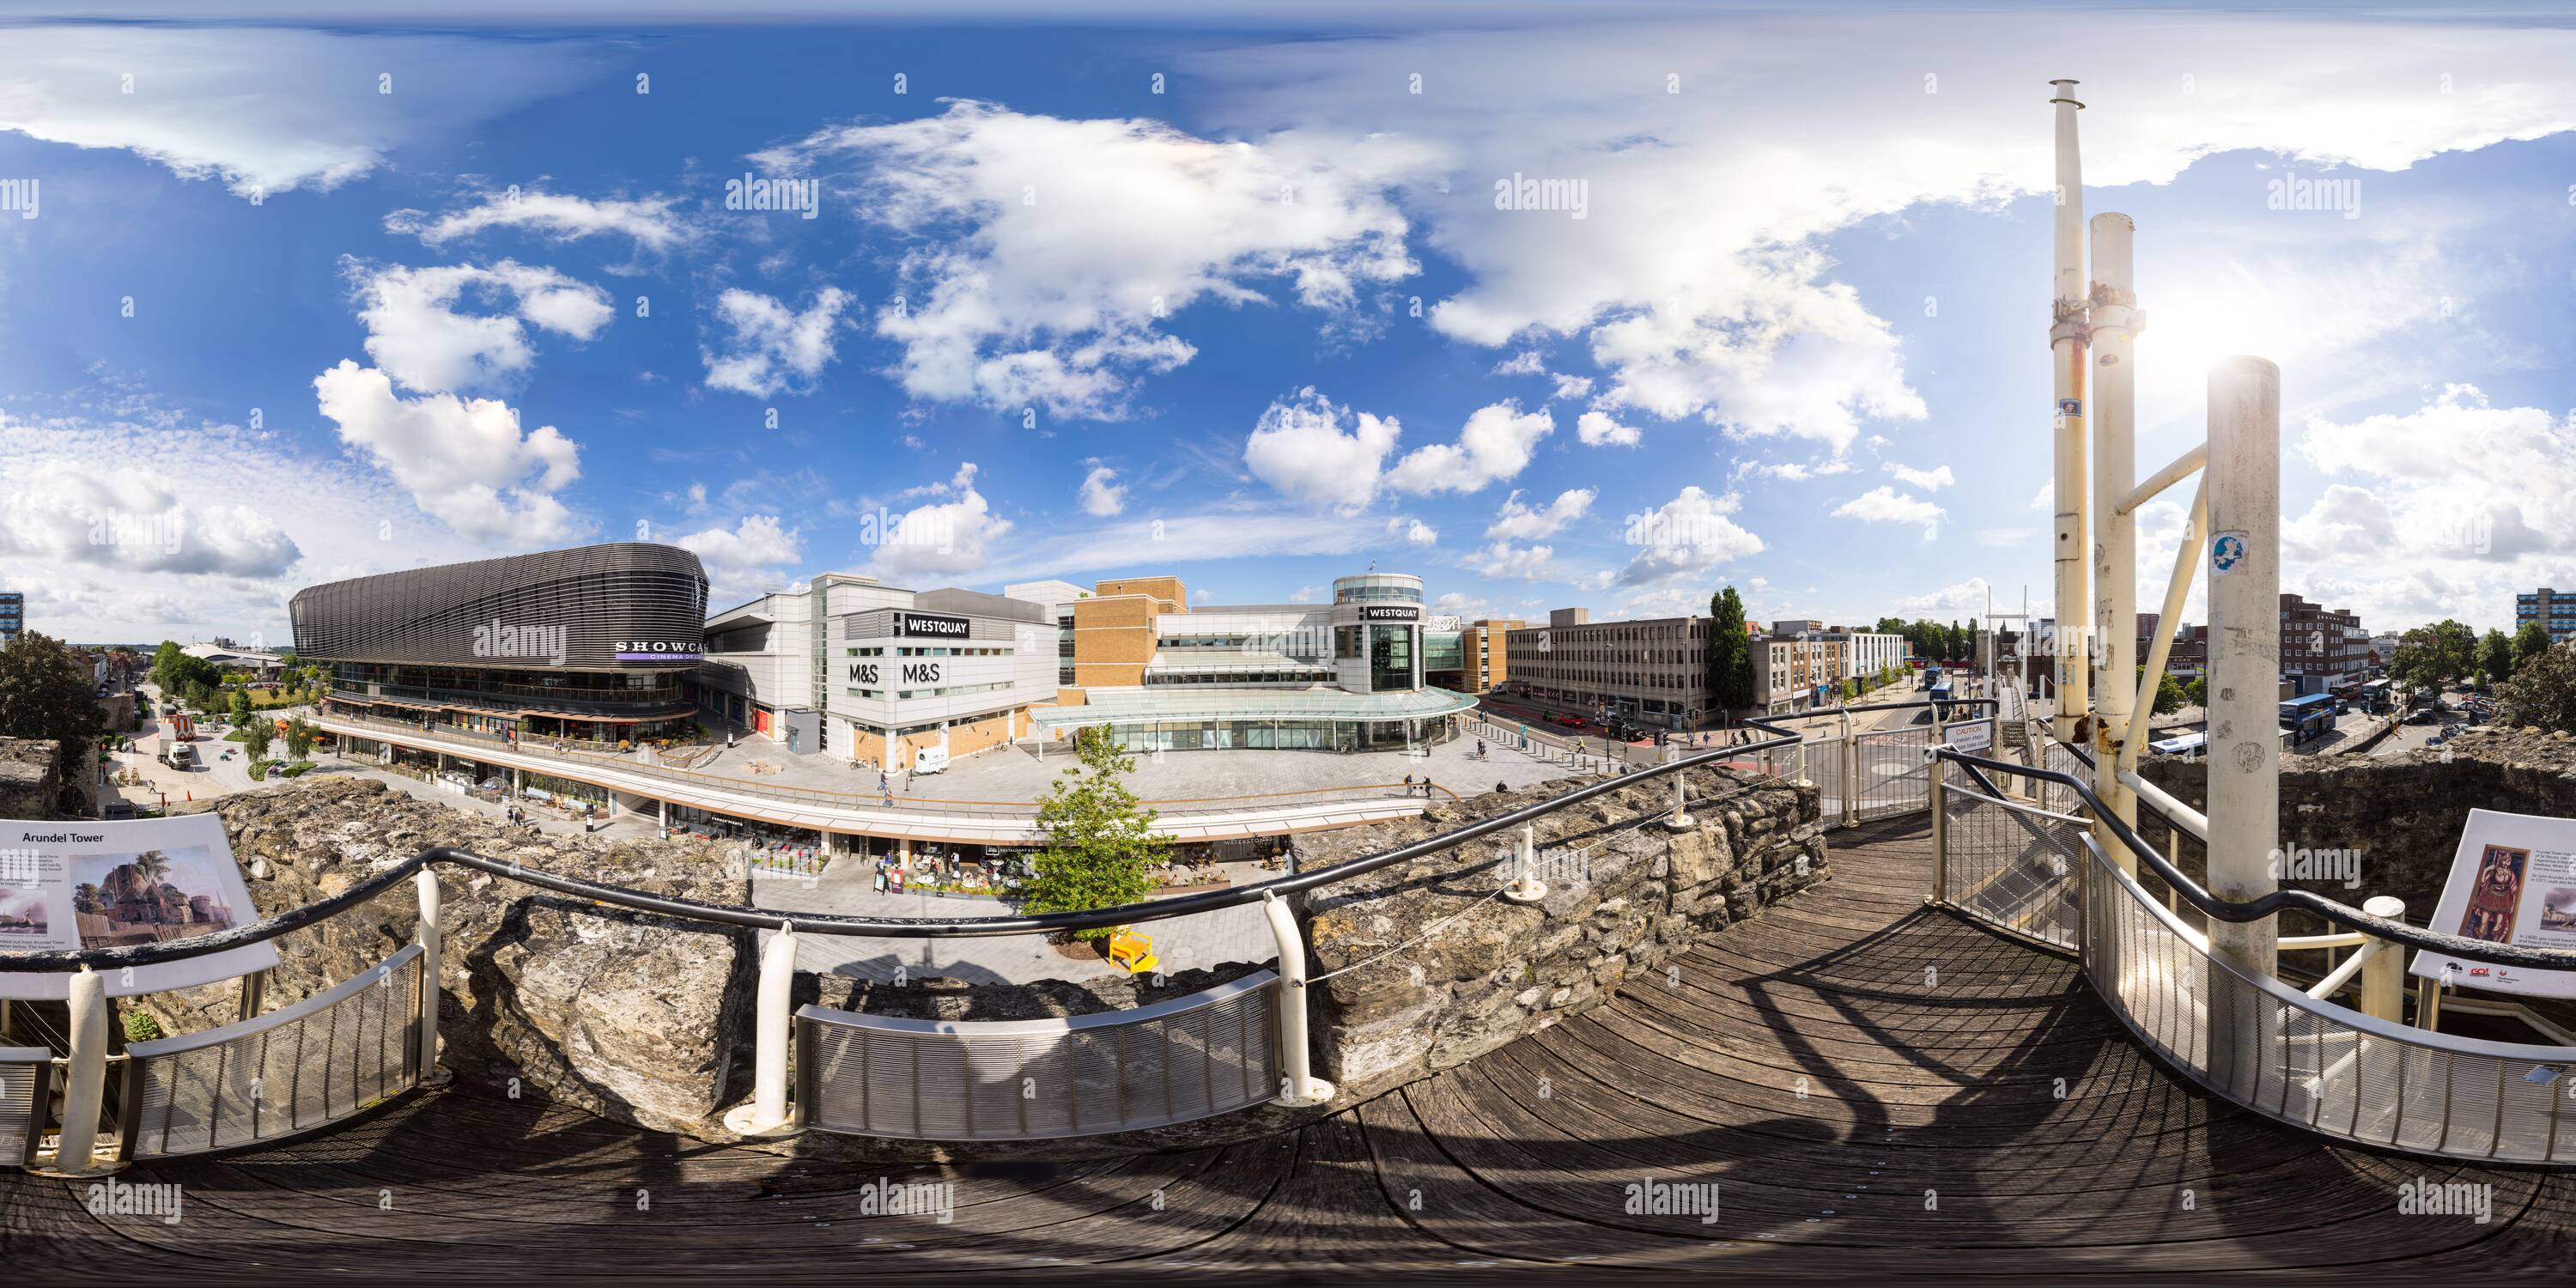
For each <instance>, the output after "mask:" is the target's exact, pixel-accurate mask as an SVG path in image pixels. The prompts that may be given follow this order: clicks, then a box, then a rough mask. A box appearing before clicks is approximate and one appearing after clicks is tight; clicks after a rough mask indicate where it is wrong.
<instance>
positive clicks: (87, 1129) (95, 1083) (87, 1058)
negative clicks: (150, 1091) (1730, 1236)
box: [40, 966, 134, 1176]
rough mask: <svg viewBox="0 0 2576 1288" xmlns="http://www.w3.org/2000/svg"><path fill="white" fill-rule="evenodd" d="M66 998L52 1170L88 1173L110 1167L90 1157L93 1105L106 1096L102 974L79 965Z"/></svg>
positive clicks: (93, 1150)
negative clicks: (67, 1041) (67, 1043)
mask: <svg viewBox="0 0 2576 1288" xmlns="http://www.w3.org/2000/svg"><path fill="white" fill-rule="evenodd" d="M70 1001H71V1050H70V1051H69V1052H68V1053H67V1055H68V1058H67V1059H66V1060H65V1061H64V1063H65V1064H66V1065H67V1066H68V1068H67V1070H66V1072H67V1073H68V1074H69V1076H68V1077H67V1078H66V1079H65V1080H64V1084H63V1128H62V1134H61V1135H60V1136H59V1137H57V1138H56V1139H57V1141H58V1142H59V1144H58V1145H57V1147H56V1148H55V1150H54V1166H53V1171H54V1172H55V1173H56V1174H58V1175H62V1176H90V1175H95V1174H98V1173H101V1172H107V1171H113V1170H114V1168H113V1167H112V1166H110V1167H99V1166H97V1165H96V1163H95V1162H94V1155H95V1153H96V1151H97V1147H98V1117H99V1109H100V1107H101V1105H102V1104H103V1103H104V1102H105V1100H106V1097H107V1012H108V1004H107V977H106V976H104V975H101V974H99V973H98V972H96V971H94V970H91V969H90V968H89V967H87V966H83V967H81V968H80V973H79V974H77V975H74V976H72V979H71V994H70ZM40 1108H41V1106H40ZM126 1112H128V1113H132V1112H134V1110H133V1108H131V1107H129V1108H128V1109H127V1110H126Z"/></svg>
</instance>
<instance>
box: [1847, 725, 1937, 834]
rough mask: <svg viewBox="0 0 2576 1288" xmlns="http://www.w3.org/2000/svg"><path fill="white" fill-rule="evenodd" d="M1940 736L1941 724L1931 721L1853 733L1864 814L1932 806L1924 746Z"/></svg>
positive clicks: (1904, 811)
mask: <svg viewBox="0 0 2576 1288" xmlns="http://www.w3.org/2000/svg"><path fill="white" fill-rule="evenodd" d="M1939 736H1940V729H1939V726H1937V725H1928V724H1927V725H1912V726H1908V727H1906V728H1903V729H1880V730H1873V731H1871V732H1867V733H1860V734H1855V735H1853V745H1852V767H1853V768H1854V769H1855V770H1856V771H1857V776H1856V777H1855V778H1854V780H1853V782H1854V793H1855V795H1856V796H1857V798H1858V800H1857V805H1858V812H1859V816H1860V817H1861V818H1864V819H1870V818H1884V817H1886V816H1887V815H1890V814H1908V813H1912V812H1913V811H1915V810H1919V809H1929V808H1930V807H1931V803H1932V772H1931V762H1930V761H1928V760H1926V759H1924V756H1923V749H1924V748H1926V747H1929V746H1931V745H1932V744H1933V742H1934V740H1935V739H1937V738H1938V737H1939Z"/></svg>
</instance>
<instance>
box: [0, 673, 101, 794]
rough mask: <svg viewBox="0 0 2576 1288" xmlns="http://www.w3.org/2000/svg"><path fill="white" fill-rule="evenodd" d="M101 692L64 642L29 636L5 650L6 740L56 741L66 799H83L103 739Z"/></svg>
mask: <svg viewBox="0 0 2576 1288" xmlns="http://www.w3.org/2000/svg"><path fill="white" fill-rule="evenodd" d="M100 723H101V721H100V716H99V709H98V697H97V690H96V689H95V688H94V687H93V686H92V682H91V680H90V673H89V671H88V670H87V669H86V668H84V667H82V666H81V665H80V664H79V663H78V662H74V661H73V660H72V657H71V654H69V653H66V652H64V651H63V646H62V642H61V641H59V640H56V639H55V638H54V637H52V636H50V635H46V634H44V633H42V632H40V631H28V632H26V633H24V634H21V635H20V636H19V637H18V638H16V639H14V640H11V641H9V644H8V646H7V647H5V648H0V735H5V736H7V737H11V738H51V739H54V740H55V741H56V742H57V743H59V744H60V746H59V747H57V748H56V750H55V753H54V764H55V765H56V767H58V768H59V769H60V770H61V771H62V783H63V793H64V796H65V798H66V799H67V800H69V799H77V798H78V797H79V795H80V792H81V790H82V785H83V784H84V783H85V782H86V781H87V779H86V778H85V777H84V775H87V774H88V773H89V772H90V770H89V768H88V766H89V761H90V752H91V750H92V748H93V747H94V746H95V744H96V740H97V738H98V735H99V733H100Z"/></svg>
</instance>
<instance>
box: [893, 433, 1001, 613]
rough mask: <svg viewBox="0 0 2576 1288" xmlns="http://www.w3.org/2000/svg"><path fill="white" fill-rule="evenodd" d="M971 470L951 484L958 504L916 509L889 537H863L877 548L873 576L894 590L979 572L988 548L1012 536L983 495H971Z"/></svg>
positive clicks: (962, 472) (964, 468)
mask: <svg viewBox="0 0 2576 1288" xmlns="http://www.w3.org/2000/svg"><path fill="white" fill-rule="evenodd" d="M975 474H976V469H975V464H974V462H972V461H969V462H967V463H965V464H964V465H961V466H959V467H958V469H957V476H956V478H955V479H953V480H952V481H951V484H952V490H953V491H954V492H955V494H956V497H957V499H956V500H954V501H941V502H934V503H932V504H930V505H924V506H917V507H915V508H913V509H911V510H908V511H905V512H904V514H903V515H902V516H901V517H900V518H899V519H897V520H896V523H895V526H894V530H893V531H891V532H882V533H873V534H867V533H863V534H862V539H863V540H866V541H868V542H870V543H871V544H873V545H874V546H875V547H876V556H875V558H874V560H873V561H872V565H873V566H872V569H871V571H873V572H875V573H876V575H877V576H879V577H881V578H883V579H885V580H887V581H890V582H894V583H895V584H897V585H900V584H902V583H903V581H904V580H906V579H911V578H920V577H959V576H964V575H966V574H968V573H972V572H975V571H977V570H978V569H981V568H983V567H984V565H985V561H986V558H987V555H986V547H987V546H989V545H991V544H992V543H993V542H995V541H997V540H999V539H1001V538H1002V537H1003V536H1005V535H1007V534H1008V533H1009V532H1010V531H1011V527H1012V524H1011V521H1010V520H1008V519H1005V518H1003V517H1002V516H1000V515H998V514H995V513H993V508H992V506H991V505H989V504H987V503H986V502H985V500H984V494H983V493H981V492H978V491H976V490H975Z"/></svg>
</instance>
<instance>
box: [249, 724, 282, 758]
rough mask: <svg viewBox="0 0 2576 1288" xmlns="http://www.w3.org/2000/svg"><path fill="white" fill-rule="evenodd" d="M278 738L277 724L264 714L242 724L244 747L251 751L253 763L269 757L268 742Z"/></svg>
mask: <svg viewBox="0 0 2576 1288" xmlns="http://www.w3.org/2000/svg"><path fill="white" fill-rule="evenodd" d="M276 740H277V726H276V725H274V724H272V723H270V722H269V720H268V718H267V717H265V716H262V717H261V718H259V719H256V720H253V721H251V722H250V723H249V724H246V725H243V726H242V747H243V749H244V750H247V751H248V752H250V758H251V761H252V763H254V764H256V763H258V762H259V761H262V760H266V759H267V758H268V744H270V743H272V742H274V741H276Z"/></svg>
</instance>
